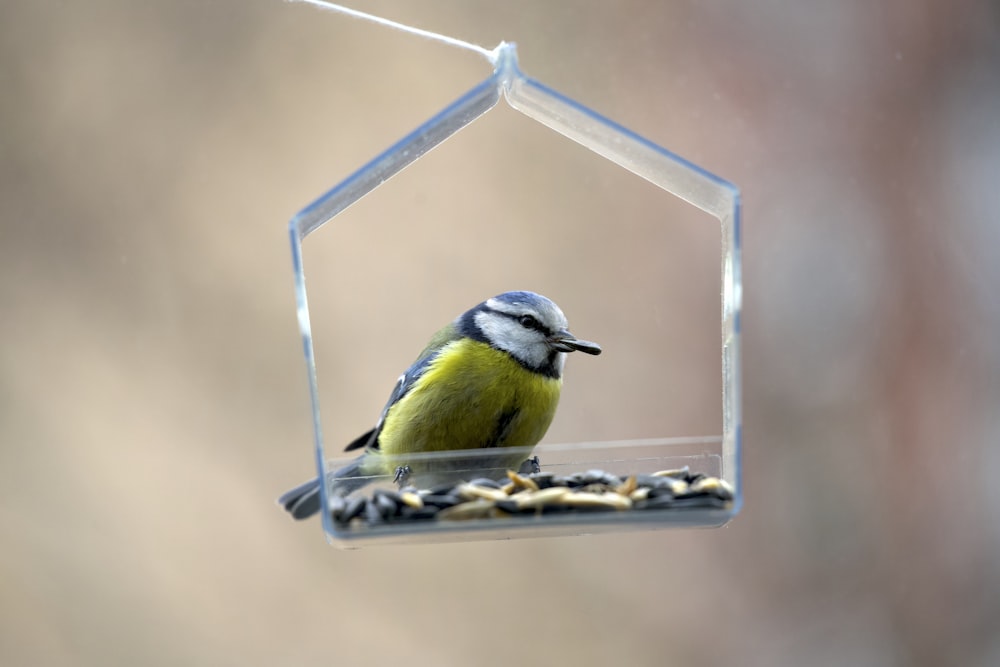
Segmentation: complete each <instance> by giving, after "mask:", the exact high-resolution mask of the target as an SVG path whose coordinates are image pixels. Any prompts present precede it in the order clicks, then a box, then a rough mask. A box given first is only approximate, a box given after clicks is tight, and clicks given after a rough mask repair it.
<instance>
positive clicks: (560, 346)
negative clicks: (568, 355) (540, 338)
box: [549, 329, 601, 354]
mask: <svg viewBox="0 0 1000 667" xmlns="http://www.w3.org/2000/svg"><path fill="white" fill-rule="evenodd" d="M549 345H550V346H551V347H552V349H554V350H558V351H560V352H573V351H577V352H585V353H586V354H600V353H601V346H600V345H598V344H597V343H591V342H590V341H589V340H580V339H579V338H577V337H576V336H574V335H573V334H571V333H570V332H568V331H566V330H565V329H563V330H561V331H557V332H556V333H555V334H554V335H552V336H551V337H549Z"/></svg>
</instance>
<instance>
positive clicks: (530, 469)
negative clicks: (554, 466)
mask: <svg viewBox="0 0 1000 667" xmlns="http://www.w3.org/2000/svg"><path fill="white" fill-rule="evenodd" d="M541 471H542V464H541V463H539V461H538V457H537V456H532V457H531V458H530V459H526V460H525V461H524V463H522V464H521V467H520V468H518V469H517V473H518V474H519V475H533V474H534V473H536V472H541Z"/></svg>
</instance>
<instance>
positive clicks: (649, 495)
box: [330, 467, 733, 526]
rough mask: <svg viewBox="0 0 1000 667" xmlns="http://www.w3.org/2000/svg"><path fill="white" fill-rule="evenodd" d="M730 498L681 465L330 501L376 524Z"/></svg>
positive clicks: (517, 477)
mask: <svg viewBox="0 0 1000 667" xmlns="http://www.w3.org/2000/svg"><path fill="white" fill-rule="evenodd" d="M732 500H733V490H732V487H730V486H729V484H728V483H726V482H725V481H724V480H721V479H719V478H717V477H708V476H706V475H703V474H701V473H692V472H691V471H690V470H689V469H688V468H686V467H685V468H681V469H678V470H662V471H660V472H655V473H653V474H649V475H645V474H643V475H631V476H629V477H626V478H624V479H623V478H621V477H618V476H616V475H612V474H611V473H607V472H604V471H602V470H588V471H587V472H582V473H574V474H572V475H556V474H553V473H551V472H532V473H527V474H520V473H516V472H514V471H512V470H508V471H507V479H506V480H500V481H498V480H495V479H489V478H486V477H481V478H478V479H473V480H471V481H468V482H459V483H457V484H448V485H441V486H436V487H433V488H430V489H417V488H415V487H413V486H404V487H403V488H401V489H400V490H399V491H394V490H387V489H376V490H375V491H374V492H373V494H372V495H371V497H366V496H360V495H359V496H353V497H343V496H332V497H331V498H330V506H331V512H332V515H333V520H334V521H336V522H337V523H338V524H340V525H344V526H346V525H348V524H350V523H351V522H352V521H359V522H364V523H366V524H368V525H369V526H375V525H380V524H387V523H402V522H406V521H426V520H436V521H457V520H463V519H488V518H505V517H511V516H531V515H541V514H553V513H567V512H600V511H624V510H661V509H691V508H700V509H705V508H709V509H712V508H715V509H725V508H727V507H729V506H730V504H731V502H732Z"/></svg>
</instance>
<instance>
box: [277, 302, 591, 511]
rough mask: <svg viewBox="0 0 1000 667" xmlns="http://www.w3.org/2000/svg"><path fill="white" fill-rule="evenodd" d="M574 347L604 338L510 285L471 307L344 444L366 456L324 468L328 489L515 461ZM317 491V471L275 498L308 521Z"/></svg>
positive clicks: (551, 406)
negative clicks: (446, 457) (572, 327)
mask: <svg viewBox="0 0 1000 667" xmlns="http://www.w3.org/2000/svg"><path fill="white" fill-rule="evenodd" d="M571 352H583V353H585V354H589V355H598V354H600V353H601V346H600V345H598V344H597V343H592V342H590V341H586V340H582V339H579V338H577V337H576V336H574V335H573V334H572V333H570V331H569V329H568V323H567V321H566V316H565V315H564V314H563V311H562V310H561V309H560V308H559V306H557V305H556V304H555V303H554V302H553V301H552V300H550V299H548V298H547V297H544V296H542V295H540V294H536V293H534V292H528V291H512V292H504V293H503V294H499V295H497V296H494V297H492V298H490V299H487V300H486V301H483V302H482V303H479V304H477V305H476V306H473V307H472V308H470V309H469V310H467V311H465V312H464V313H462V314H461V315H459V316H458V317H457V318H456V319H455V320H454V321H452V322H451V323H450V324H448V325H446V326H445V327H444V328H442V329H440V330H439V331H438V332H437V333H436V334H434V336H433V337H432V338H431V340H430V342H429V343H428V344H427V346H426V347H425V348H424V349H423V351H422V352H421V353H420V355H419V356H418V357H417V359H416V361H414V362H413V364H412V365H411V366H410V367H409V368H407V369H406V371H405V372H404V373H403V374H402V375H400V376H399V379H398V380H397V381H396V385H395V387H394V388H393V390H392V393H391V394H390V396H389V400H388V401H387V402H386V404H385V407H384V408H383V409H382V413H381V415H380V417H379V419H378V421H377V423H376V424H375V426H374V428H372V429H371V430H370V431H368V432H367V433H364V434H362V435H361V436H359V437H358V438H356V439H355V440H353V441H352V442H351V443H350V444H348V445H347V447H346V448H345V451H354V450H358V449H361V450H362V453H361V455H360V456H359V457H358V458H356V459H354V460H353V461H352V462H350V463H349V464H348V465H346V466H345V467H343V468H341V469H339V470H336V471H334V472H331V473H327V476H328V479H329V483H330V486H329V487H328V488H329V492H330V493H331V494H339V495H346V494H349V493H351V492H353V491H355V490H356V489H359V488H361V487H363V486H364V485H365V484H367V483H369V482H370V481H372V480H373V478H375V477H378V476H386V475H392V474H394V472H395V476H396V481H398V482H400V483H402V481H404V480H407V481H409V480H413V479H420V475H425V478H427V479H435V478H437V481H440V478H441V477H442V476H444V477H445V478H447V477H448V476H449V475H451V476H454V475H460V474H461V472H463V471H464V472H467V471H468V468H469V467H470V466H472V467H478V468H490V469H494V468H501V469H505V468H517V467H518V464H519V463H521V462H522V461H523V460H524V457H525V452H526V451H527V452H529V453H530V451H531V449H530V448H532V447H534V446H535V445H536V444H537V443H538V442H539V441H540V440H541V439H542V437H543V436H544V435H545V432H546V431H547V430H548V428H549V425H550V424H551V423H552V419H553V418H554V416H555V413H556V407H557V406H558V403H559V395H560V392H561V389H562V381H563V367H564V364H565V361H566V355H567V354H569V353H571ZM504 448H515V449H514V450H513V453H508V452H505V451H504ZM458 450H475V451H474V452H470V453H469V455H468V456H467V457H465V458H462V459H458V460H457V462H456V461H452V462H451V463H447V464H446V463H442V462H441V461H437V462H434V461H431V460H430V459H434V458H435V457H434V456H430V457H424V456H420V455H421V454H423V453H432V452H454V451H458ZM482 454H486V456H481V455H482ZM436 458H439V459H440V458H442V457H436ZM410 475H413V477H411V476H410ZM428 476H429V477H428ZM401 478H402V479H401ZM319 491H320V482H319V479H318V478H317V479H312V480H310V481H308V482H305V483H304V484H300V485H299V486H297V487H295V488H293V489H291V490H289V491H287V492H285V493H284V494H282V495H281V496H280V497H279V498H278V504H279V505H281V506H282V507H284V508H285V509H286V510H287V511H288V512H289V513H290V514H291V515H292V517H294V518H295V519H306V518H308V517H310V516H312V515H313V514H315V513H317V512H318V511H319V509H320V492H319Z"/></svg>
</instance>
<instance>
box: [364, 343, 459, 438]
mask: <svg viewBox="0 0 1000 667" xmlns="http://www.w3.org/2000/svg"><path fill="white" fill-rule="evenodd" d="M459 338H461V335H460V334H459V333H458V330H457V329H456V327H455V325H454V324H449V325H448V326H446V327H444V328H443V329H441V330H440V331H438V332H437V333H436V334H434V336H433V337H432V338H431V340H430V342H429V343H428V344H427V347H425V348H424V349H423V351H422V352H421V353H420V356H419V357H418V358H417V360H416V361H414V362H413V364H412V365H411V366H410V367H409V368H407V369H406V371H405V372H404V373H403V374H402V375H400V376H399V379H398V380H396V386H395V387H393V389H392V394H390V395H389V400H388V401H386V404H385V407H384V408H382V414H381V415H380V416H379V418H378V423H377V424H375V428H373V429H372V430H370V431H368V432H367V433H365V434H364V435H362V436H360V437H359V438H357V439H355V440H354V441H353V442H351V444H349V445H347V447H345V448H344V451H345V452H349V451H351V450H354V449H361V448H362V447H365V448H367V449H378V446H379V442H378V436H379V434H380V433H381V432H382V425H383V424H385V417H386V415H388V414H389V410H390V409H392V406H394V405H395V404H396V403H398V402H399V401H400V399H402V398H403V397H404V396H406V394H407V393H409V391H410V390H411V389H412V388H413V386H414V385H415V384H416V383H417V380H419V379H420V377H421V376H422V375H423V374H424V373H426V372H427V369H428V367H430V365H431V362H432V361H434V360H435V359H436V358H437V356H438V355H439V354H440V353H441V350H442V349H444V347H445V346H446V345H448V343H451V342H452V341H455V340H458V339H459Z"/></svg>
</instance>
